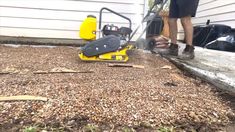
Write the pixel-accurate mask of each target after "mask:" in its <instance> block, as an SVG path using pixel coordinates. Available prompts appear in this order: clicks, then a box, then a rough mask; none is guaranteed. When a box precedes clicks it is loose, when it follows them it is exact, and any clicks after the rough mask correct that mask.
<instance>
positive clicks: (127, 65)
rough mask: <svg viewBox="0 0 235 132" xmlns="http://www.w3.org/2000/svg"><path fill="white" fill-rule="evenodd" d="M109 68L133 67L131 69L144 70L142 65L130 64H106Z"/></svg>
mask: <svg viewBox="0 0 235 132" xmlns="http://www.w3.org/2000/svg"><path fill="white" fill-rule="evenodd" d="M108 66H109V67H133V68H141V69H144V66H142V65H132V64H112V63H110V64H108Z"/></svg>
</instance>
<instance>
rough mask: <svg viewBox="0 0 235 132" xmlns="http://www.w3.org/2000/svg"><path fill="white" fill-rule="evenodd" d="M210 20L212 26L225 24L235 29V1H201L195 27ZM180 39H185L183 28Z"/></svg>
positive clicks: (194, 21) (194, 22) (194, 20)
mask: <svg viewBox="0 0 235 132" xmlns="http://www.w3.org/2000/svg"><path fill="white" fill-rule="evenodd" d="M208 19H210V22H211V24H225V25H228V26H231V27H232V28H235V0H200V2H199V6H198V10H197V14H196V17H195V18H193V25H205V24H206V21H207V20H208ZM179 26H180V28H179V29H180V32H179V33H180V35H179V38H180V39H182V38H183V30H182V26H181V25H180V24H179Z"/></svg>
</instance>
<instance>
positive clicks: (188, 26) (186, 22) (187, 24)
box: [180, 16, 193, 45]
mask: <svg viewBox="0 0 235 132" xmlns="http://www.w3.org/2000/svg"><path fill="white" fill-rule="evenodd" d="M180 20H181V24H182V26H183V29H184V33H185V40H186V44H187V45H192V43H193V25H192V21H191V16H187V17H183V18H181V19H180Z"/></svg>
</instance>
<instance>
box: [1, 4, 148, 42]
mask: <svg viewBox="0 0 235 132" xmlns="http://www.w3.org/2000/svg"><path fill="white" fill-rule="evenodd" d="M146 3H147V0H37V1H36V0H0V35H5V36H22V37H44V38H70V39H79V36H78V32H79V27H80V24H81V23H82V21H83V20H84V19H85V18H86V16H87V15H95V16H96V17H97V19H98V18H99V11H100V9H101V8H102V7H107V8H110V9H112V10H114V11H116V12H119V13H121V14H122V15H124V16H127V17H129V18H130V19H131V20H132V23H133V29H134V28H135V27H136V25H137V24H138V23H139V22H140V21H141V19H142V17H143V14H144V13H145V12H146ZM103 22H104V24H107V23H113V24H115V25H118V26H128V21H126V20H124V19H122V18H119V17H117V16H115V15H113V14H111V13H107V12H106V13H104V15H103Z"/></svg>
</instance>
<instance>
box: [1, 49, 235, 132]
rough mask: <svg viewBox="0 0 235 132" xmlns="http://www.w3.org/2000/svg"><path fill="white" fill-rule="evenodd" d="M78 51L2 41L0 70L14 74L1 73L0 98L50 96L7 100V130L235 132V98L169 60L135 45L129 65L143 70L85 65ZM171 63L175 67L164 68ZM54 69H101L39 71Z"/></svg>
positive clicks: (3, 108) (3, 111)
mask: <svg viewBox="0 0 235 132" xmlns="http://www.w3.org/2000/svg"><path fill="white" fill-rule="evenodd" d="M78 51H79V49H77V48H72V47H54V48H46V47H38V48H33V47H29V46H21V47H18V48H16V47H8V46H0V71H2V72H4V71H8V72H9V71H10V72H15V73H14V74H0V96H11V95H35V96H43V97H47V98H49V100H48V101H47V102H40V101H21V102H0V130H1V131H20V130H23V129H24V127H25V126H37V127H38V128H40V130H43V129H44V130H48V131H50V130H52V129H53V130H59V129H60V130H64V131H82V130H84V131H85V129H88V130H91V129H94V130H96V131H105V130H107V131H112V130H114V131H116V130H119V131H126V130H131V131H134V130H135V131H154V130H157V129H160V128H164V129H165V128H172V129H173V130H176V131H182V130H185V131H193V130H195V131H221V130H223V131H225V130H226V129H227V130H228V129H231V130H233V128H232V127H233V126H231V125H230V124H231V123H234V121H235V114H234V112H235V105H234V102H235V98H234V97H228V95H225V94H224V93H223V92H220V91H218V90H216V88H214V87H213V86H211V85H209V84H207V83H206V82H204V81H202V80H199V79H197V78H194V77H192V76H190V75H188V74H186V73H184V72H182V71H180V70H179V69H178V68H176V67H175V66H174V65H172V64H171V63H169V62H168V61H167V60H165V59H163V58H161V57H159V56H156V55H153V54H149V53H143V52H142V51H138V50H134V51H131V53H130V60H129V62H128V64H137V65H144V66H145V68H144V69H138V68H120V67H108V63H103V62H95V63H94V62H93V63H88V62H82V61H81V60H79V58H78V56H77V55H78ZM166 65H167V66H171V67H172V69H167V68H166V69H163V68H162V67H163V66H166ZM54 68H67V69H71V70H79V71H88V70H89V71H94V73H63V74H61V73H58V74H33V72H34V71H38V70H51V69H54ZM225 97H227V98H225ZM163 126H164V127H163ZM234 129H235V128H234Z"/></svg>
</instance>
